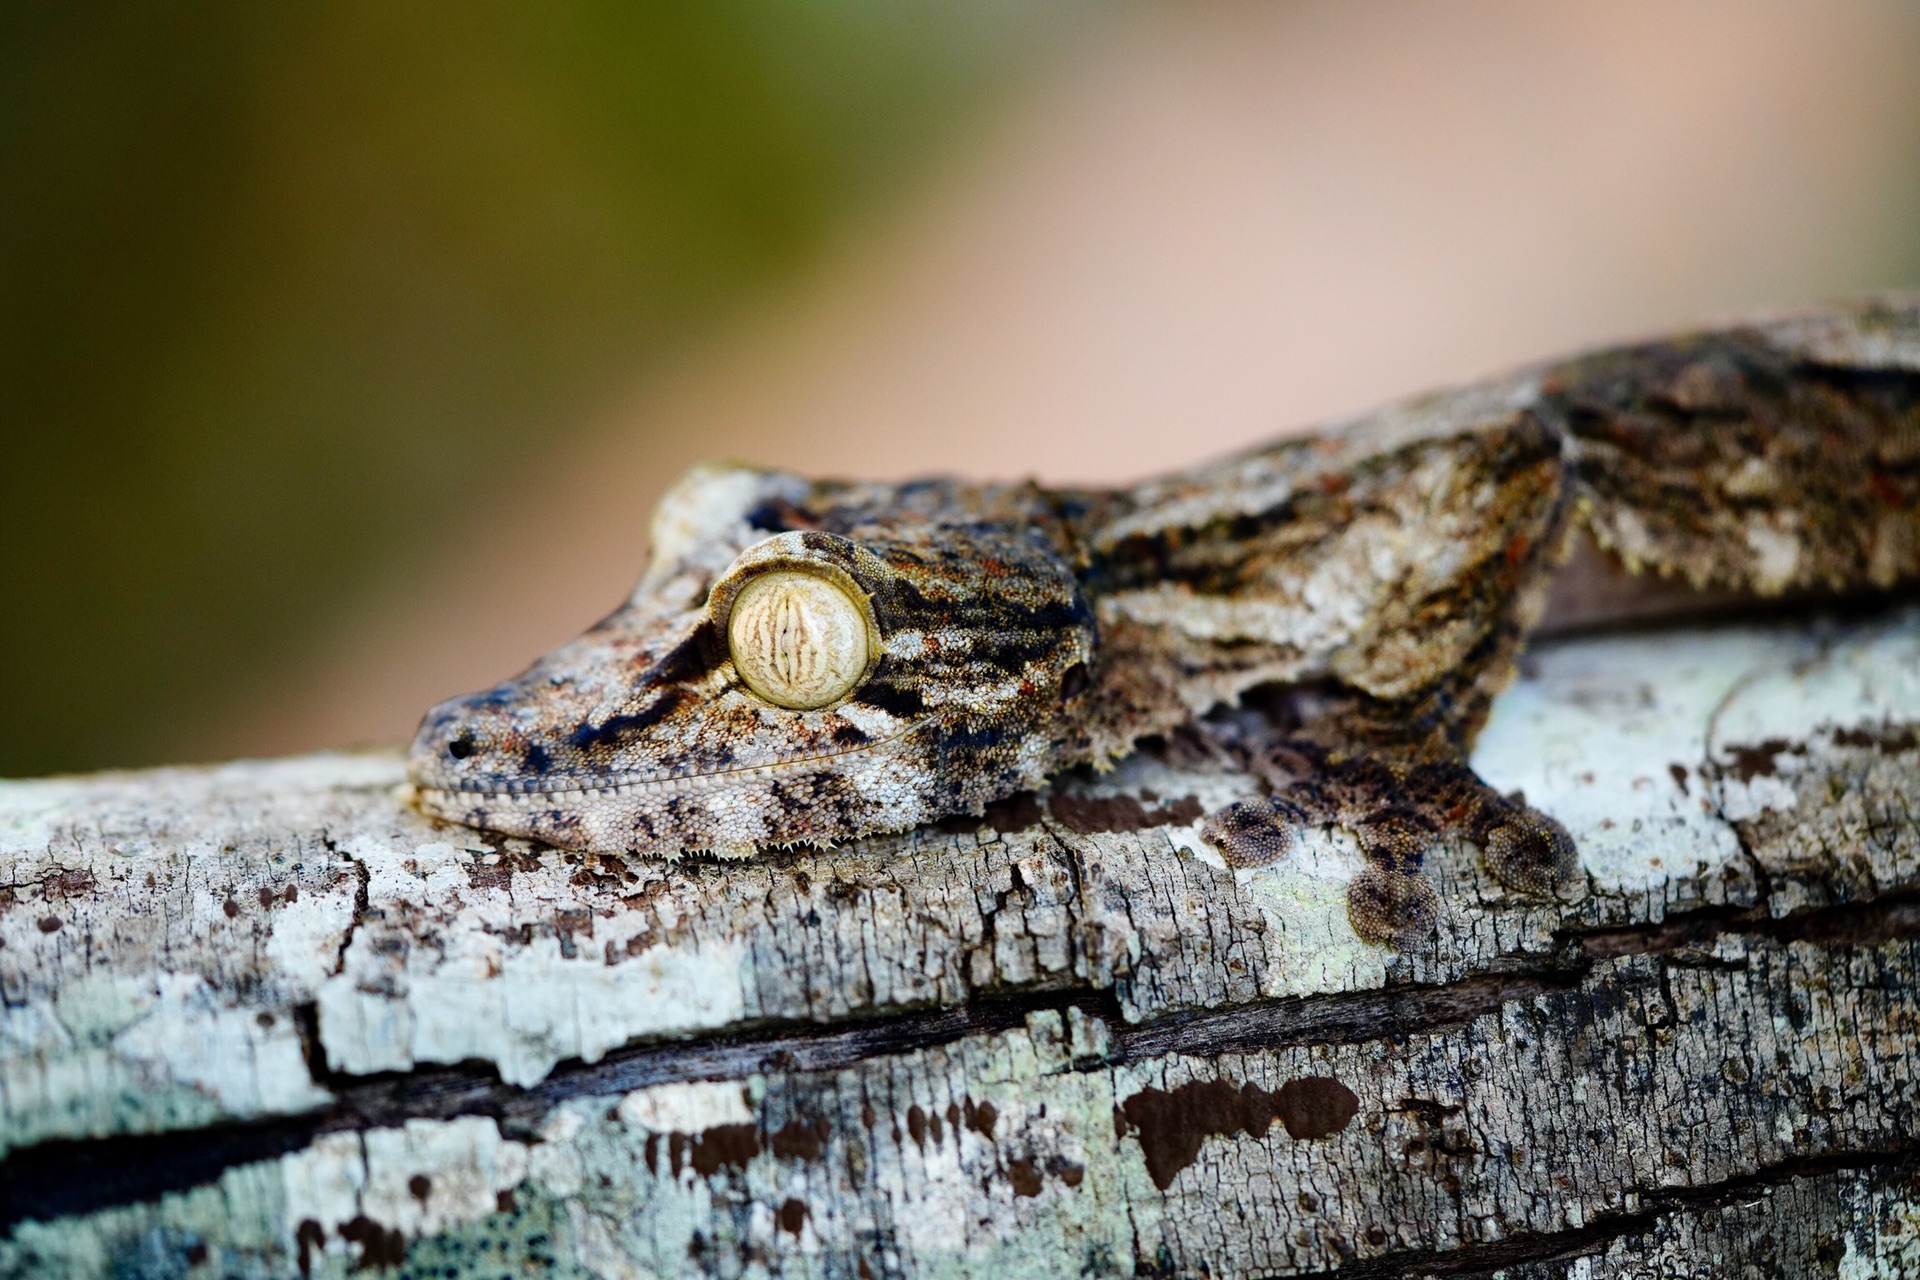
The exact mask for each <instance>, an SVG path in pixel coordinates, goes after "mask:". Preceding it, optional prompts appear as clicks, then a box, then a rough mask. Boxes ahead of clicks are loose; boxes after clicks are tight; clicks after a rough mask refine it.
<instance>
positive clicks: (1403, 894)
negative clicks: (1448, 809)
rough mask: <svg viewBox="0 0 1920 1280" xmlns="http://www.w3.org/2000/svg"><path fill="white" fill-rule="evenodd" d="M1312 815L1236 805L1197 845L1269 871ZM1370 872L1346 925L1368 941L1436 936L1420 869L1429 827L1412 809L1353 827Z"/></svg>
mask: <svg viewBox="0 0 1920 1280" xmlns="http://www.w3.org/2000/svg"><path fill="white" fill-rule="evenodd" d="M1309 820H1310V819H1309V817H1308V811H1307V810H1306V809H1303V808H1302V807H1301V806H1299V805H1297V804H1294V803H1293V802H1292V801H1290V800H1287V799H1285V798H1284V797H1276V798H1271V799H1262V800H1236V801H1235V802H1234V803H1232V804H1230V805H1228V806H1227V807H1226V808H1224V809H1221V810H1219V811H1218V812H1216V813H1214V814H1213V815H1212V816H1210V817H1209V818H1208V819H1207V821H1206V824H1205V825H1204V826H1202V827H1201V828H1200V838H1201V839H1202V840H1204V841H1206V842H1207V843H1208V844H1210V845H1212V846H1213V847H1214V848H1215V849H1217V850H1219V851H1220V856H1221V858H1222V859H1223V860H1224V861H1225V862H1226V864H1227V865H1228V866H1230V867H1235V868H1242V867H1265V866H1271V865H1272V864H1274V863H1276V862H1278V861H1279V860H1280V859H1281V858H1283V857H1285V856H1286V855H1287V853H1288V852H1289V851H1291V850H1292V848H1293V839H1294V837H1293V833H1294V831H1295V830H1296V829H1297V828H1299V827H1301V826H1304V825H1306V824H1307V822H1308V821H1309ZM1355 826H1356V830H1357V833H1358V835H1359V838H1360V846H1361V848H1362V849H1363V850H1365V851H1366V855H1367V865H1366V867H1365V868H1364V869H1363V870H1361V871H1360V873H1359V874H1358V875H1356V876H1354V878H1353V879H1352V881H1350V882H1349V883H1348V885H1347V918H1348V920H1349V921H1351V922H1352V924H1353V929H1354V932H1355V933H1358V934H1359V935H1360V936H1361V937H1362V938H1364V939H1366V940H1367V941H1368V942H1375V943H1381V944H1384V945H1390V946H1396V947H1402V948H1405V947H1409V946H1413V945H1416V944H1418V943H1419V942H1420V940H1421V939H1423V938H1425V937H1427V936H1428V935H1429V934H1431V933H1432V932H1433V929H1434V925H1435V923H1436V922H1437V921H1438V919H1439V898H1438V895H1436V894H1435V893H1434V890H1433V884H1432V882H1431V881H1429V880H1428V879H1427V877H1426V875H1425V873H1424V872H1422V870H1421V860H1422V858H1423V857H1424V856H1425V852H1426V848H1427V846H1428V845H1429V844H1430V843H1432V841H1433V838H1434V833H1433V830H1432V828H1431V827H1430V826H1429V825H1428V824H1426V823H1425V822H1423V821H1422V820H1421V819H1420V818H1419V816H1418V815H1417V814H1415V813H1413V812H1411V811H1409V810H1404V809H1400V808H1397V807H1396V808H1389V809H1384V810H1381V811H1379V812H1376V813H1375V814H1373V815H1372V816H1370V817H1369V818H1368V819H1367V820H1366V821H1364V822H1361V823H1357V824H1355Z"/></svg>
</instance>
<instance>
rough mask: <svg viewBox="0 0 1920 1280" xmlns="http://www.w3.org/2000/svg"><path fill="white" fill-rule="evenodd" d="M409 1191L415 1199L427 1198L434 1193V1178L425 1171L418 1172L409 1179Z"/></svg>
mask: <svg viewBox="0 0 1920 1280" xmlns="http://www.w3.org/2000/svg"><path fill="white" fill-rule="evenodd" d="M407 1192H408V1194H410V1195H411V1196H413V1198H414V1199H415V1200H425V1199H426V1198H427V1197H428V1196H430V1195H432V1194H433V1179H432V1178H429V1177H428V1176H427V1175H426V1174H424V1173H416V1174H414V1175H413V1176H412V1177H411V1178H408V1179H407Z"/></svg>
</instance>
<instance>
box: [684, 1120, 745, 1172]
mask: <svg viewBox="0 0 1920 1280" xmlns="http://www.w3.org/2000/svg"><path fill="white" fill-rule="evenodd" d="M680 1136H681V1135H679V1134H677V1133H676V1134H675V1135H674V1137H676V1138H678V1137H680ZM759 1154H760V1131H759V1130H758V1129H757V1128H756V1127H754V1126H753V1125H751V1124H719V1125H715V1126H714V1127H713V1128H711V1129H708V1130H706V1131H704V1132H703V1133H701V1134H699V1135H698V1136H697V1137H695V1138H694V1139H693V1143H692V1147H691V1149H690V1150H689V1151H688V1153H687V1156H688V1163H689V1164H691V1165H692V1166H693V1171H694V1172H695V1173H697V1174H699V1175H700V1176H701V1177H703V1178H705V1177H709V1176H711V1175H713V1174H715V1173H717V1172H719V1170H720V1168H721V1166H722V1165H725V1166H727V1167H729V1168H733V1169H744V1168H746V1167H747V1161H749V1160H751V1159H753V1158H754V1157H755V1156H757V1155H759ZM674 1172H675V1173H678V1172H680V1169H679V1162H678V1161H677V1160H676V1161H675V1162H674Z"/></svg>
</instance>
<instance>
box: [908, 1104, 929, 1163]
mask: <svg viewBox="0 0 1920 1280" xmlns="http://www.w3.org/2000/svg"><path fill="white" fill-rule="evenodd" d="M907 1132H908V1133H910V1134H912V1135H913V1144H914V1145H915V1146H917V1147H919V1148H920V1149H921V1150H922V1151H925V1150H926V1149H927V1113H926V1112H924V1111H922V1110H921V1109H920V1104H919V1103H917V1102H916V1103H914V1104H913V1105H912V1106H910V1107H908V1108H907Z"/></svg>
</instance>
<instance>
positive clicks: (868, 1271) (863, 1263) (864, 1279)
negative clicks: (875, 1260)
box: [860, 1258, 873, 1280]
mask: <svg viewBox="0 0 1920 1280" xmlns="http://www.w3.org/2000/svg"><path fill="white" fill-rule="evenodd" d="M860 1280H873V1268H872V1267H870V1266H868V1265H867V1260H866V1259H865V1258H862V1259H860Z"/></svg>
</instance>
